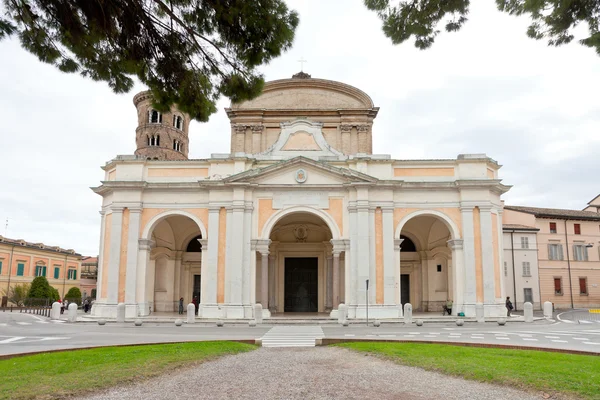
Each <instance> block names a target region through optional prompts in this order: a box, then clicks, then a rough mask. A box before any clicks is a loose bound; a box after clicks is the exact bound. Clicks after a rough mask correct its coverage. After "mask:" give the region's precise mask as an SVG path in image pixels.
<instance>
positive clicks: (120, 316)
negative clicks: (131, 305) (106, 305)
mask: <svg viewBox="0 0 600 400" xmlns="http://www.w3.org/2000/svg"><path fill="white" fill-rule="evenodd" d="M117 322H125V303H119V304H117Z"/></svg>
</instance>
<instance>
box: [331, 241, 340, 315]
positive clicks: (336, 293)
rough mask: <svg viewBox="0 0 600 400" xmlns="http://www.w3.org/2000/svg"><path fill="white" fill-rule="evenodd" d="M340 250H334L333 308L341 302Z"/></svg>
mask: <svg viewBox="0 0 600 400" xmlns="http://www.w3.org/2000/svg"><path fill="white" fill-rule="evenodd" d="M340 253H341V252H340V251H339V250H334V252H333V291H332V297H333V308H334V309H337V307H338V305H339V304H340Z"/></svg>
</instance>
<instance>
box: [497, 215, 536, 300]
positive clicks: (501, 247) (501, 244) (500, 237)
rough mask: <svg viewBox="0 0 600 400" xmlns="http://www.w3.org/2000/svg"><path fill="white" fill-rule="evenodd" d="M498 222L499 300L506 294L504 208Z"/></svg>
mask: <svg viewBox="0 0 600 400" xmlns="http://www.w3.org/2000/svg"><path fill="white" fill-rule="evenodd" d="M497 218H498V219H497V223H496V229H497V230H498V257H499V260H498V266H499V268H500V271H499V273H500V298H499V299H498V301H501V302H502V301H503V300H504V297H505V296H506V294H505V293H506V288H505V287H504V279H503V276H504V275H503V274H504V272H503V271H504V270H503V268H504V232H503V231H502V210H501V209H500V210H498V216H497ZM535 245H536V246H537V245H538V243H535Z"/></svg>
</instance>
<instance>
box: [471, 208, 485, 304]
mask: <svg viewBox="0 0 600 400" xmlns="http://www.w3.org/2000/svg"><path fill="white" fill-rule="evenodd" d="M473 230H474V232H475V280H476V282H477V302H478V303H481V302H483V260H482V258H481V214H480V211H479V207H475V208H474V209H473Z"/></svg>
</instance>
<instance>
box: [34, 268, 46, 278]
mask: <svg viewBox="0 0 600 400" xmlns="http://www.w3.org/2000/svg"><path fill="white" fill-rule="evenodd" d="M35 276H46V266H45V265H37V266H36V267H35Z"/></svg>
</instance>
